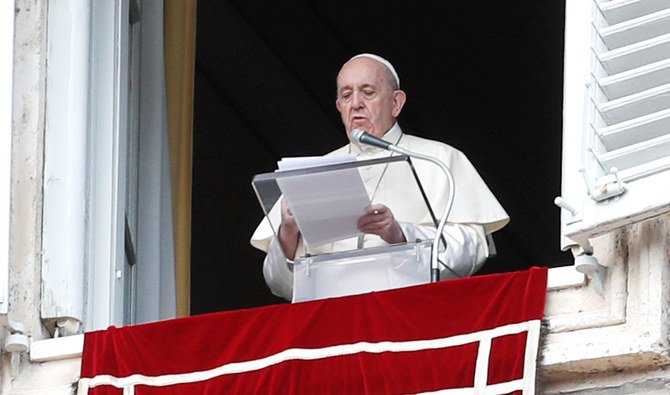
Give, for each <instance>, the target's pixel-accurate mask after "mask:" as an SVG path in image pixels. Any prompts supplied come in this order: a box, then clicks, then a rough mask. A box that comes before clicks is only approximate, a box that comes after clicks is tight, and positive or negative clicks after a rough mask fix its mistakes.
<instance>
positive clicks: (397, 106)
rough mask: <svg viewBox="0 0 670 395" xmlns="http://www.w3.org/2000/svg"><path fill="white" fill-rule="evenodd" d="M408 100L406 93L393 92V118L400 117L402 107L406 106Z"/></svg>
mask: <svg viewBox="0 0 670 395" xmlns="http://www.w3.org/2000/svg"><path fill="white" fill-rule="evenodd" d="M406 100H407V95H406V94H405V92H404V91H401V90H400V89H398V90H397V91H395V92H393V117H395V118H397V117H398V115H400V111H402V107H403V106H404V105H405V101H406Z"/></svg>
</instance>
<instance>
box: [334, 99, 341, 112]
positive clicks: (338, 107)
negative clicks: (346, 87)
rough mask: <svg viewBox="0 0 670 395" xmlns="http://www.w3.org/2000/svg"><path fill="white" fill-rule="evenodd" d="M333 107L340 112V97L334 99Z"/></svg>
mask: <svg viewBox="0 0 670 395" xmlns="http://www.w3.org/2000/svg"><path fill="white" fill-rule="evenodd" d="M335 107H336V108H337V111H339V112H342V106H341V105H340V99H339V98H338V99H335Z"/></svg>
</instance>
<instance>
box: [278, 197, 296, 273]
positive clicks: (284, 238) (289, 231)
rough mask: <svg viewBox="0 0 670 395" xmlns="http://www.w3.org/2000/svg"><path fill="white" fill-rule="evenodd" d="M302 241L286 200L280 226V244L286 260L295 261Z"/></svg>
mask: <svg viewBox="0 0 670 395" xmlns="http://www.w3.org/2000/svg"><path fill="white" fill-rule="evenodd" d="M299 239H300V229H299V228H298V223H297V222H295V217H294V216H293V213H291V210H290V209H289V208H288V203H286V200H285V199H282V201H281V225H280V226H279V243H280V244H281V247H282V250H284V255H286V258H288V259H290V260H293V259H295V253H296V250H297V249H298V240H299Z"/></svg>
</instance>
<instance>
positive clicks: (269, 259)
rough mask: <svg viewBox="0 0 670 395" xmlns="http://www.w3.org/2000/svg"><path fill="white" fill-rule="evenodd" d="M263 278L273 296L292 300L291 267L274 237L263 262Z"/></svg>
mask: <svg viewBox="0 0 670 395" xmlns="http://www.w3.org/2000/svg"><path fill="white" fill-rule="evenodd" d="M263 277H265V282H266V283H267V285H268V287H269V288H270V291H272V293H273V294H275V295H277V296H279V297H282V298H284V299H286V300H288V301H291V300H292V299H293V267H292V266H291V264H290V263H289V261H288V260H287V259H286V256H285V255H284V251H283V250H282V248H281V244H279V240H278V239H277V238H276V237H274V238H272V241H271V242H270V248H269V249H268V253H267V255H266V256H265V260H264V261H263Z"/></svg>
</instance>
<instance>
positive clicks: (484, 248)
mask: <svg viewBox="0 0 670 395" xmlns="http://www.w3.org/2000/svg"><path fill="white" fill-rule="evenodd" d="M383 139H384V140H386V141H389V142H391V143H392V144H394V145H397V146H399V147H402V148H404V149H406V150H408V151H410V152H416V153H420V154H423V155H428V156H432V157H435V158H437V159H439V160H441V161H442V162H443V163H444V164H446V165H447V167H449V169H450V170H451V172H452V174H453V178H454V184H455V190H456V193H455V195H454V202H453V206H452V209H451V212H450V213H449V217H448V222H447V225H446V226H445V227H444V230H443V235H444V237H445V239H446V241H447V246H448V248H447V249H446V252H442V253H441V254H440V256H439V259H440V261H441V262H442V263H443V266H442V267H441V269H442V270H441V273H440V278H441V279H449V278H454V277H459V276H460V277H466V276H470V275H472V274H473V273H475V272H476V271H477V270H478V269H479V268H480V267H481V266H482V265H483V263H484V262H485V261H486V259H487V258H488V256H489V246H488V243H487V237H486V235H488V234H491V233H493V232H495V231H497V230H499V229H501V228H502V227H504V226H505V225H506V224H507V223H508V222H509V216H508V215H507V213H506V212H505V210H504V209H503V207H502V206H501V205H500V203H499V202H498V200H497V199H496V198H495V196H493V193H492V192H491V191H490V190H489V188H488V187H487V186H486V184H485V183H484V181H483V180H482V178H481V177H480V176H479V173H477V170H476V169H475V168H474V166H472V164H471V163H470V161H469V160H468V158H467V157H466V156H465V155H464V154H463V153H462V152H461V151H459V150H457V149H455V148H453V147H451V146H449V145H447V144H444V143H441V142H437V141H434V140H428V139H424V138H421V137H416V136H412V135H408V134H404V133H403V132H402V130H401V129H400V126H399V125H398V124H397V123H396V124H395V125H394V126H393V127H392V128H391V129H390V130H389V131H388V132H387V133H386V134H385V135H384V137H383ZM347 153H351V154H354V155H356V158H357V159H358V160H366V159H375V158H384V157H388V156H389V155H391V153H389V151H386V150H382V149H379V148H374V147H370V146H364V147H359V146H358V145H356V144H352V143H350V144H348V145H345V146H344V147H342V148H340V149H337V150H335V151H333V152H331V153H329V154H328V155H342V154H347ZM412 163H413V165H414V168H415V170H416V173H417V176H418V178H419V181H420V183H421V185H422V187H423V189H424V191H425V194H426V196H427V198H428V201H429V202H430V204H431V207H432V209H433V210H434V213H435V214H436V215H437V217H438V218H439V217H440V214H441V213H442V212H443V211H444V209H445V207H446V204H447V200H448V199H447V198H448V196H449V193H451V191H449V187H448V183H447V179H446V177H445V175H444V172H443V171H442V170H441V169H440V168H439V167H438V166H437V165H435V164H434V163H431V162H428V161H424V160H413V161H412ZM370 171H371V172H376V174H369V177H368V176H366V175H365V174H364V172H365V169H361V172H362V173H363V174H362V175H363V181H364V183H365V186H366V189H367V190H368V193H369V194H370V195H374V196H373V203H382V204H384V205H386V206H387V207H389V208H390V209H391V212H392V213H393V215H394V217H395V219H396V220H397V221H398V223H399V224H400V226H401V228H402V230H403V233H404V234H405V239H406V240H408V241H414V240H419V239H420V240H433V238H434V235H435V228H436V226H435V224H434V222H433V218H432V216H430V215H429V213H428V211H427V209H426V208H425V207H423V208H418V209H417V207H416V206H417V201H416V200H415V199H412V200H410V199H409V198H408V197H407V193H406V192H405V191H406V190H407V187H406V184H407V179H408V178H407V177H408V176H407V174H398V173H396V172H394V171H389V172H386V171H385V169H383V168H379V166H377V167H376V168H375V169H370ZM424 206H425V205H424ZM269 216H270V217H271V219H272V223H273V224H279V223H281V212H280V210H279V204H276V205H275V208H274V209H273V210H272V211H271V212H270V214H269ZM363 243H364V244H363V246H364V247H365V248H368V247H373V246H380V245H385V244H386V243H385V242H384V241H383V240H382V239H381V238H379V237H378V236H376V235H365V238H364V242H363ZM251 245H253V246H254V247H256V248H258V249H260V250H262V251H264V252H266V253H267V256H266V258H265V261H264V262H263V275H264V277H265V281H266V282H267V284H268V286H269V287H270V290H271V291H272V293H273V294H275V295H277V296H280V297H283V298H285V299H287V300H291V299H292V295H293V270H292V265H291V263H289V262H288V261H287V259H286V257H285V256H284V253H283V251H282V249H281V246H280V244H279V241H278V240H277V238H276V237H275V234H274V231H273V229H272V226H271V225H270V223H269V222H268V219H267V218H264V219H263V221H262V222H261V223H260V224H259V226H258V227H257V228H256V231H255V232H254V234H253V236H252V237H251ZM357 247H360V243H359V240H358V239H357V238H351V239H346V240H340V241H336V242H334V243H328V244H325V245H320V246H307V245H305V243H304V241H303V240H300V242H299V244H298V249H297V251H296V257H299V256H304V255H305V253H309V254H311V255H317V254H323V253H328V252H335V251H347V250H352V249H356V248H357Z"/></svg>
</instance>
